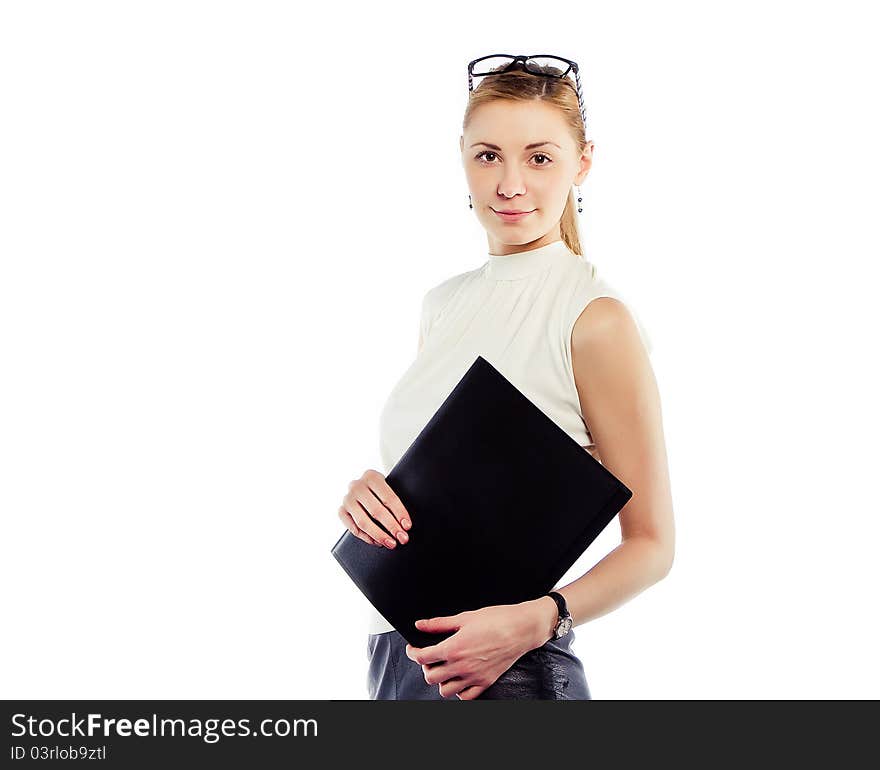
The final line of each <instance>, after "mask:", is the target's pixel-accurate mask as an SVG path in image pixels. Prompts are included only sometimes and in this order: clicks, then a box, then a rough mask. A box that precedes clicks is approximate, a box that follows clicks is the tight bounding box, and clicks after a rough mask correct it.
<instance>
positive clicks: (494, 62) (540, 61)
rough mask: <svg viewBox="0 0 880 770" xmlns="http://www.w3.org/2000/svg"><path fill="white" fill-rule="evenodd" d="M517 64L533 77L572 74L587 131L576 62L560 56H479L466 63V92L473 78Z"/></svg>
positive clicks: (472, 83) (471, 86) (503, 70)
mask: <svg viewBox="0 0 880 770" xmlns="http://www.w3.org/2000/svg"><path fill="white" fill-rule="evenodd" d="M517 62H522V66H523V69H524V70H525V71H526V72H531V73H532V74H533V75H543V76H544V77H548V78H564V77H567V76H568V73H569V72H572V73H574V82H575V90H576V91H577V98H578V107H579V108H580V111H581V120H583V122H584V132H585V135H586V130H587V113H586V110H585V109H584V97H583V93H582V92H581V78H580V75H579V74H578V65H577V62H575V61H572V60H571V59H563V58H562V57H561V56H553V55H552V54H536V55H533V56H524V55H522V54H520V55H519V56H514V55H513V54H507V53H495V54H490V55H489V56H481V57H480V58H479V59H474V60H473V61H471V62H468V91H473V90H474V78H475V77H484V76H486V75H499V74H501V73H502V72H507V71H509V70H512V69H513V68H514V66H516V64H517Z"/></svg>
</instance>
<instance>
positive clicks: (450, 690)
mask: <svg viewBox="0 0 880 770" xmlns="http://www.w3.org/2000/svg"><path fill="white" fill-rule="evenodd" d="M467 687H468V684H467V682H466V681H465V680H464V679H462V678H461V677H455V678H453V679H449V680H447V681H445V682H443V684H441V685H440V695H442V696H443V697H444V698H452V697H453V696H455V695H458V693H459V692H461V691H462V690H464V689H466V688H467Z"/></svg>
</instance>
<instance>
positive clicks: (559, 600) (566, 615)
mask: <svg viewBox="0 0 880 770" xmlns="http://www.w3.org/2000/svg"><path fill="white" fill-rule="evenodd" d="M547 596H552V597H553V601H555V602H556V606H557V608H558V609H559V616H558V618H557V620H556V626H555V627H554V629H553V636H551V637H550V638H551V639H559V638H561V637H563V636H565V635H566V634H567V633H568V632H569V631H571V613H570V612H569V611H568V605H567V604H566V603H565V597H564V596H563V595H562V594H561V593H559V591H551V592H550V593H549V594H547Z"/></svg>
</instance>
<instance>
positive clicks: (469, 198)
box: [468, 193, 474, 208]
mask: <svg viewBox="0 0 880 770" xmlns="http://www.w3.org/2000/svg"><path fill="white" fill-rule="evenodd" d="M468 206H470V207H471V208H473V207H474V202H473V201H472V200H471V196H470V193H468Z"/></svg>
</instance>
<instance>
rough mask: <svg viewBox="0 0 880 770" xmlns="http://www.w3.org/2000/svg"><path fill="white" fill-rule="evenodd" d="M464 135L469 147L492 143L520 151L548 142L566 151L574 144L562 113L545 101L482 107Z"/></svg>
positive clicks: (499, 101)
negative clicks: (474, 143)
mask: <svg viewBox="0 0 880 770" xmlns="http://www.w3.org/2000/svg"><path fill="white" fill-rule="evenodd" d="M462 133H463V136H464V141H465V144H466V145H467V144H468V143H469V142H492V143H493V144H498V145H501V146H508V145H509V146H511V147H517V146H524V145H526V144H529V143H531V142H535V141H544V140H547V141H551V142H557V143H558V144H560V145H562V146H563V147H565V146H566V144H567V143H571V141H572V140H571V137H570V136H569V131H568V128H567V125H566V121H565V118H564V116H563V115H562V113H561V112H560V111H559V109H558V108H557V107H554V106H553V105H551V104H547V103H546V102H542V101H528V102H522V101H512V100H507V99H496V100H495V101H492V102H489V103H487V104H481V105H480V106H479V107H477V108H476V109H474V111H473V112H472V113H471V120H470V123H469V124H468V127H467V129H466V130H465V131H463V132H462Z"/></svg>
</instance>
